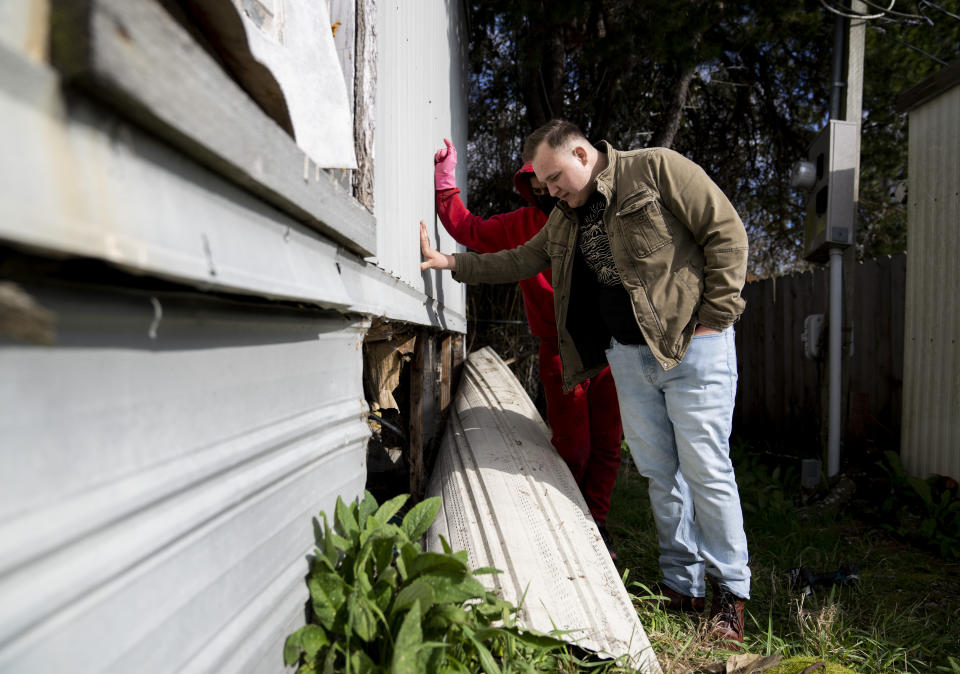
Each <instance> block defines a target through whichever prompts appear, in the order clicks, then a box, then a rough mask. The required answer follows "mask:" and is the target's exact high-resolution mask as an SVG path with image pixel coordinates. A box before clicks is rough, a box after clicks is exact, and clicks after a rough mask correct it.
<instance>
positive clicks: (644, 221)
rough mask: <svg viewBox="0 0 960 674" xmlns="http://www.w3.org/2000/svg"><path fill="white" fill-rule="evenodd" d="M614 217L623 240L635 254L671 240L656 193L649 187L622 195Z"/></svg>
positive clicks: (649, 252)
mask: <svg viewBox="0 0 960 674" xmlns="http://www.w3.org/2000/svg"><path fill="white" fill-rule="evenodd" d="M617 220H618V221H619V223H620V227H621V228H622V231H623V238H624V240H625V241H626V242H627V245H629V246H630V248H631V249H632V252H633V253H634V254H635V255H637V256H638V257H646V256H648V255H650V254H651V253H654V252H656V251H658V250H659V249H661V248H663V247H664V246H666V245H669V244H671V243H673V237H672V236H671V235H670V229H669V228H668V227H667V223H666V220H665V219H664V217H663V213H662V212H661V210H660V204H659V203H658V202H657V195H656V194H654V193H653V192H651V191H649V190H641V191H639V192H635V193H633V194H631V195H630V196H628V197H627V198H626V199H624V200H623V202H622V203H621V206H620V210H619V211H617Z"/></svg>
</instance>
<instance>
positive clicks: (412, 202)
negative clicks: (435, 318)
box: [374, 0, 468, 315]
mask: <svg viewBox="0 0 960 674" xmlns="http://www.w3.org/2000/svg"><path fill="white" fill-rule="evenodd" d="M461 12H462V10H461V7H460V3H459V2H455V1H449V0H429V1H426V2H382V1H381V2H378V3H377V49H378V55H377V70H378V72H377V105H376V108H377V110H376V125H377V131H376V146H375V154H376V157H375V162H376V175H375V178H374V181H375V188H374V198H375V206H374V213H375V215H376V217H377V260H378V264H379V265H380V266H381V267H382V268H384V269H385V270H387V271H388V272H390V273H391V274H394V275H395V276H397V277H398V278H399V279H400V280H401V281H402V282H404V283H407V284H409V285H411V286H413V287H414V288H417V289H418V290H421V291H423V292H425V293H426V294H427V295H428V296H430V297H432V298H435V299H437V300H438V301H439V302H441V303H442V304H443V306H444V307H445V309H446V311H447V312H453V313H459V314H460V315H463V313H464V306H465V292H464V288H463V286H462V285H461V284H459V283H457V282H455V281H453V279H452V278H451V275H450V273H449V272H437V271H431V272H429V273H428V274H426V275H423V274H421V273H420V247H419V234H418V229H417V228H418V223H419V221H420V220H421V219H422V220H423V221H424V222H426V223H427V226H428V227H429V229H430V237H431V240H432V242H433V243H434V245H436V243H437V241H438V238H439V246H438V249H439V250H442V251H444V252H454V250H456V243H455V242H454V241H453V239H452V238H451V237H450V236H449V235H448V234H447V233H446V231H444V229H443V227H442V226H441V225H440V224H439V221H437V220H436V219H435V217H434V212H435V206H434V196H433V195H434V189H433V155H434V152H436V150H437V149H439V148H440V147H443V139H444V138H445V137H446V138H449V139H450V140H452V141H453V143H454V144H455V145H456V146H457V148H458V149H459V150H460V151H461V153H460V157H459V164H458V166H457V184H458V185H459V186H460V188H461V189H462V190H464V191H465V188H466V183H467V171H466V169H467V160H468V157H467V156H466V153H465V148H466V141H467V98H466V97H467V75H466V67H465V61H464V59H465V49H466V35H465V34H464V32H465V26H464V20H463V17H462V16H461Z"/></svg>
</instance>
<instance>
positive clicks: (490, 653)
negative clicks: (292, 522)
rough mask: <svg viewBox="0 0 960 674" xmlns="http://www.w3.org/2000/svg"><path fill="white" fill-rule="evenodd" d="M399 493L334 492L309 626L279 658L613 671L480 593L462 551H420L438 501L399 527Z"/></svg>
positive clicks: (418, 668)
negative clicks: (524, 624)
mask: <svg viewBox="0 0 960 674" xmlns="http://www.w3.org/2000/svg"><path fill="white" fill-rule="evenodd" d="M407 498H408V497H407V496H406V495H402V496H398V497H396V498H393V499H391V500H389V501H387V502H386V503H384V504H383V505H378V504H377V502H376V500H375V499H374V497H373V496H372V495H371V494H370V493H369V492H367V493H366V495H365V496H364V499H363V500H362V501H360V502H359V503H353V504H350V505H346V504H345V503H344V502H343V501H342V500H340V499H338V500H337V504H336V511H335V517H334V526H333V528H332V529H331V527H330V526H329V523H328V521H327V517H326V514H325V513H321V514H320V520H315V522H314V529H315V538H316V545H317V547H316V550H315V552H314V555H313V557H312V559H311V563H310V572H309V575H308V576H307V586H308V588H309V590H310V604H309V614H310V620H309V621H308V624H307V625H305V626H304V627H302V628H300V629H299V630H297V631H296V632H294V633H293V634H291V635H290V636H289V637H288V638H287V640H286V644H285V648H284V660H285V662H286V664H287V665H297V666H298V672H299V674H309V673H311V672H357V673H367V672H387V671H389V672H391V673H396V674H403V673H407V672H409V673H411V674H413V673H420V672H479V671H483V672H487V673H488V674H494V673H496V674H499V673H500V672H541V671H550V672H576V671H586V670H588V669H596V670H600V671H612V670H614V669H616V668H617V667H618V665H617V663H614V662H610V661H603V662H597V661H595V660H590V659H589V658H588V657H587V655H586V654H578V653H575V652H574V651H573V650H572V648H571V647H570V646H568V644H566V643H565V642H564V641H562V640H561V639H560V638H559V635H557V634H551V635H545V634H540V633H537V632H534V631H531V630H526V629H523V628H521V627H520V626H518V625H517V623H516V619H515V618H516V615H517V612H518V610H519V609H518V607H516V606H514V605H512V604H511V603H509V602H506V601H504V600H502V599H501V598H500V597H499V596H498V595H497V594H496V593H495V592H492V591H489V590H487V589H486V588H485V587H484V585H483V584H482V583H481V582H480V581H479V580H478V579H477V576H478V575H481V574H489V573H498V571H497V570H496V569H490V568H484V569H474V570H472V571H471V570H470V569H468V567H467V553H466V551H458V552H454V551H452V550H451V549H450V546H449V545H448V544H447V542H446V541H443V540H442V539H441V542H442V544H443V548H444V552H443V553H435V552H424V551H422V550H421V547H420V543H419V541H420V538H421V536H422V535H423V534H424V532H426V530H427V528H428V527H429V526H430V524H431V522H432V521H433V519H434V518H435V517H436V515H437V512H438V510H439V508H440V499H439V498H431V499H427V500H425V501H423V502H421V503H418V504H417V505H415V506H413V507H412V508H411V509H410V510H409V512H407V514H406V515H405V516H404V517H403V519H402V520H401V521H400V523H399V524H397V523H395V522H396V520H397V517H396V516H397V513H398V512H399V511H400V509H401V507H402V506H403V505H404V503H405V502H406V500H407Z"/></svg>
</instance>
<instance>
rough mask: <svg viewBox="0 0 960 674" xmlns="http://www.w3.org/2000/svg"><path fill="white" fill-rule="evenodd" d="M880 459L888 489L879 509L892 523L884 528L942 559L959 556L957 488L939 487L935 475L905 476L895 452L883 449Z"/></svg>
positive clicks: (959, 530) (959, 507) (939, 484)
mask: <svg viewBox="0 0 960 674" xmlns="http://www.w3.org/2000/svg"><path fill="white" fill-rule="evenodd" d="M884 459H885V461H884V463H883V465H882V467H883V470H884V472H886V474H887V476H888V477H889V479H890V492H889V494H888V495H887V498H886V499H885V500H884V502H883V505H882V509H883V512H884V513H885V514H886V515H887V516H888V519H889V521H890V522H892V523H891V524H887V525H886V528H888V529H890V530H891V531H894V532H896V533H897V534H899V535H900V536H903V537H904V538H907V539H912V540H915V541H917V542H920V543H923V544H926V545H927V546H929V547H933V548H935V549H937V550H939V552H940V554H941V556H943V557H945V558H954V559H960V498H958V491H960V489H958V488H957V487H956V486H954V487H953V488H949V487H945V486H943V485H942V484H941V479H940V478H938V477H936V476H934V477H930V478H928V479H926V480H921V479H920V478H918V477H914V476H912V475H908V474H907V473H906V471H905V470H904V468H903V463H902V462H901V460H900V456H899V455H898V454H897V453H896V452H890V451H888V452H885V453H884Z"/></svg>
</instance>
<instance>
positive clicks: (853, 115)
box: [827, 0, 867, 477]
mask: <svg viewBox="0 0 960 674" xmlns="http://www.w3.org/2000/svg"><path fill="white" fill-rule="evenodd" d="M850 9H851V13H853V14H866V10H867V6H866V4H865V3H863V2H861V0H851V2H850ZM865 33H866V25H865V20H863V19H846V18H844V17H841V16H839V15H838V16H836V17H835V30H834V54H833V58H834V67H833V82H832V83H831V95H830V119H838V120H845V121H848V122H855V123H856V124H857V125H858V127H859V125H860V123H861V117H862V110H863V51H864V37H865ZM856 139H857V140H856V149H855V152H856V155H857V157H859V154H860V133H859V128H858V131H857V134H856ZM856 167H857V168H856V170H855V171H854V175H853V195H852V196H853V202H854V204H853V206H854V211H853V212H854V219H856V203H857V200H858V194H859V187H860V185H859V183H860V171H859V159H858V160H857V164H856ZM829 254H830V305H829V306H830V320H829V323H828V325H829V351H828V361H827V362H828V368H829V402H828V421H827V476H828V477H833V476H835V475H836V474H837V473H839V472H840V439H841V431H842V429H843V425H844V423H843V422H844V414H843V401H844V400H846V399H847V396H845V395H844V393H845V391H844V388H845V387H844V386H843V382H844V377H843V352H844V349H843V332H844V330H843V326H844V325H850V323H849V316H850V315H851V312H850V310H849V307H850V306H851V304H852V303H851V299H852V295H853V290H854V283H853V270H854V269H855V266H854V261H855V260H856V246H855V245H851V246H849V247H848V248H847V249H846V253H844V248H843V247H841V246H831V247H830V251H829ZM844 258H846V260H845V259H844ZM844 261H846V262H847V264H846V265H844ZM844 267H846V270H847V272H846V274H844ZM844 277H846V283H844V280H845V279H844ZM844 299H846V302H844ZM845 307H846V308H847V311H846V312H844V308H845ZM844 313H846V314H847V317H848V320H847V321H846V322H845V321H844ZM848 334H849V335H850V338H849V340H848V349H847V353H850V351H851V348H852V339H853V331H852V328H851V329H850V331H849V333H848ZM847 381H848V382H849V377H847ZM846 388H847V389H849V385H848V386H847V387H846Z"/></svg>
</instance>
